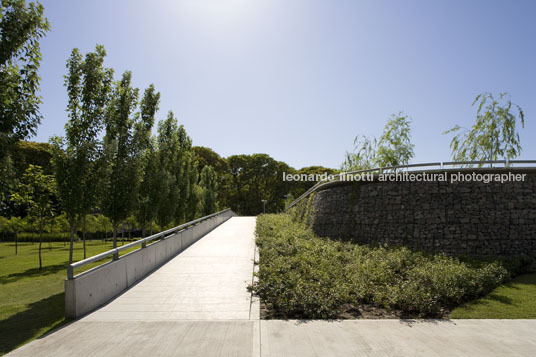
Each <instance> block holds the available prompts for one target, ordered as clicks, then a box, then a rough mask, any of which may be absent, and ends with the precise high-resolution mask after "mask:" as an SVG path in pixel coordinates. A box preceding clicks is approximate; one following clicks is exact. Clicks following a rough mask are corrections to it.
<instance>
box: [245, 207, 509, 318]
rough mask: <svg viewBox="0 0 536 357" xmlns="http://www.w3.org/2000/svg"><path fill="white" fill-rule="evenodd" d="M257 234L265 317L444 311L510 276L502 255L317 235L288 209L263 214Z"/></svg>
mask: <svg viewBox="0 0 536 357" xmlns="http://www.w3.org/2000/svg"><path fill="white" fill-rule="evenodd" d="M256 235H257V245H258V247H259V253H260V254H259V256H260V257H259V271H258V273H257V275H258V281H257V282H256V283H255V284H254V285H253V286H252V287H251V289H252V290H253V291H254V292H255V293H256V294H258V295H259V296H260V298H261V301H262V304H263V314H264V317H265V318H293V319H318V318H356V317H380V318H382V317H408V318H410V317H442V316H446V315H447V314H448V312H449V311H450V310H451V309H452V308H454V307H456V306H459V305H460V304H462V303H464V302H466V301H469V300H472V299H475V298H478V297H480V296H483V295H485V294H486V293H488V292H490V291H491V290H493V289H494V288H495V287H497V286H498V285H500V284H501V283H502V282H504V281H506V280H508V279H509V278H510V272H509V270H508V269H507V268H506V267H505V264H503V263H501V262H499V261H491V262H490V261H487V262H484V261H474V260H469V259H459V258H454V257H447V256H445V255H444V254H429V253H423V252H415V251H411V250H409V249H407V248H404V247H382V246H376V247H373V246H364V245H358V244H355V243H351V242H340V241H336V240H331V239H327V238H320V237H318V236H316V235H315V234H314V233H313V232H312V231H311V230H310V229H309V228H307V227H306V226H305V225H304V224H303V223H301V222H297V221H293V220H292V218H291V216H290V215H287V214H277V215H275V214H271V215H260V216H259V217H258V218H257V228H256ZM513 267H514V268H515V267H516V266H515V264H514V265H512V264H510V265H509V268H511V269H512V268H513Z"/></svg>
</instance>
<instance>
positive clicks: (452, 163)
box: [285, 160, 536, 210]
mask: <svg viewBox="0 0 536 357" xmlns="http://www.w3.org/2000/svg"><path fill="white" fill-rule="evenodd" d="M482 164H503V165H505V166H504V168H510V167H511V166H512V165H513V164H535V165H536V160H483V161H447V162H427V163H422V164H408V165H400V166H389V167H375V168H372V169H364V170H356V171H349V172H341V173H339V174H336V175H333V176H334V180H333V181H330V180H329V179H324V180H320V181H318V182H317V183H316V184H314V185H313V186H312V187H311V188H309V189H308V190H307V191H305V192H304V193H303V194H302V195H301V196H299V197H298V198H297V199H295V200H294V201H293V202H291V203H290V204H289V205H288V206H287V207H286V208H285V209H286V210H287V209H289V208H292V207H293V206H295V205H296V204H297V203H298V202H300V201H301V200H303V199H304V198H305V197H307V196H309V195H310V194H311V193H313V192H314V191H316V190H317V189H318V188H319V187H320V186H322V185H324V184H326V183H328V182H336V181H338V180H340V178H341V175H356V174H363V173H369V172H378V173H382V172H385V171H390V170H395V171H396V170H398V169H409V168H420V167H431V166H439V169H443V170H456V168H451V169H445V166H458V165H482ZM481 169H482V168H481ZM483 169H485V168H483ZM490 169H496V167H490Z"/></svg>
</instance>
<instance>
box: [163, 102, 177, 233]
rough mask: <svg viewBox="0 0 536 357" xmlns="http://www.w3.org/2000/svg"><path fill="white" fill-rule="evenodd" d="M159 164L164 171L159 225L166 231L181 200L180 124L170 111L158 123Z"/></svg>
mask: <svg viewBox="0 0 536 357" xmlns="http://www.w3.org/2000/svg"><path fill="white" fill-rule="evenodd" d="M157 140H158V152H159V162H160V166H161V168H162V169H163V171H164V172H163V175H162V177H161V183H162V184H161V185H162V186H161V187H162V193H163V195H162V200H161V201H160V205H159V208H158V215H157V221H158V224H159V225H160V226H161V227H162V228H163V229H165V227H166V226H168V225H169V224H170V223H171V222H172V221H173V219H174V218H175V216H176V212H177V202H179V199H180V193H179V185H178V182H177V176H178V175H179V174H180V158H179V151H180V142H179V124H178V122H177V119H175V117H174V115H173V112H172V111H169V112H168V116H167V118H166V119H165V120H162V121H160V122H159V123H158V139H157Z"/></svg>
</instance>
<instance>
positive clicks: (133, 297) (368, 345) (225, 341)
mask: <svg viewBox="0 0 536 357" xmlns="http://www.w3.org/2000/svg"><path fill="white" fill-rule="evenodd" d="M254 229H255V218H254V217H233V218H231V219H230V220H229V221H227V222H225V223H224V224H222V225H221V226H219V227H218V228H216V229H215V230H214V231H212V232H210V233H209V234H207V235H206V236H205V237H203V238H202V239H201V240H199V241H198V242H197V243H195V244H194V245H192V246H191V247H189V248H188V249H187V250H185V251H184V252H182V253H181V254H180V255H178V256H177V257H175V258H174V259H172V260H171V261H170V262H168V263H167V264H165V265H164V266H162V267H161V268H160V269H158V270H157V271H155V272H154V273H153V274H151V275H150V276H149V277H147V278H145V279H144V280H142V281H141V282H140V283H138V284H137V285H135V286H134V287H132V288H131V289H130V290H128V291H127V292H125V293H124V294H122V295H121V296H119V297H118V298H117V299H115V300H114V301H112V302H110V303H109V304H107V305H106V306H104V307H102V308H101V309H100V310H97V311H95V312H93V313H92V314H89V315H88V316H86V317H84V318H82V319H80V320H78V321H75V322H73V323H71V324H69V325H67V326H65V327H63V328H61V329H59V330H57V331H55V332H53V333H51V334H49V335H47V336H45V337H42V338H40V339H37V340H35V341H33V342H31V343H29V344H27V345H25V346H22V347H21V348H19V349H17V350H15V351H13V352H12V353H10V354H9V356H32V357H35V356H54V357H61V356H322V357H323V356H534V355H536V333H535V331H536V320H452V321H437V320H431V321H401V320H346V321H278V320H263V321H260V320H259V303H258V301H257V300H256V299H252V298H251V295H250V294H249V293H248V292H247V289H246V288H247V285H248V284H249V283H251V278H252V271H253V259H254V249H255V244H254Z"/></svg>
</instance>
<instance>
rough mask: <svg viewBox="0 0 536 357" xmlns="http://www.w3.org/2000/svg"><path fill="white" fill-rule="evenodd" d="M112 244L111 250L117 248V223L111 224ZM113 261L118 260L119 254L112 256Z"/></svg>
mask: <svg viewBox="0 0 536 357" xmlns="http://www.w3.org/2000/svg"><path fill="white" fill-rule="evenodd" d="M113 231H114V233H113V243H112V247H113V248H117V223H113ZM113 259H114V260H117V259H119V254H117V253H115V254H114V258H113Z"/></svg>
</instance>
